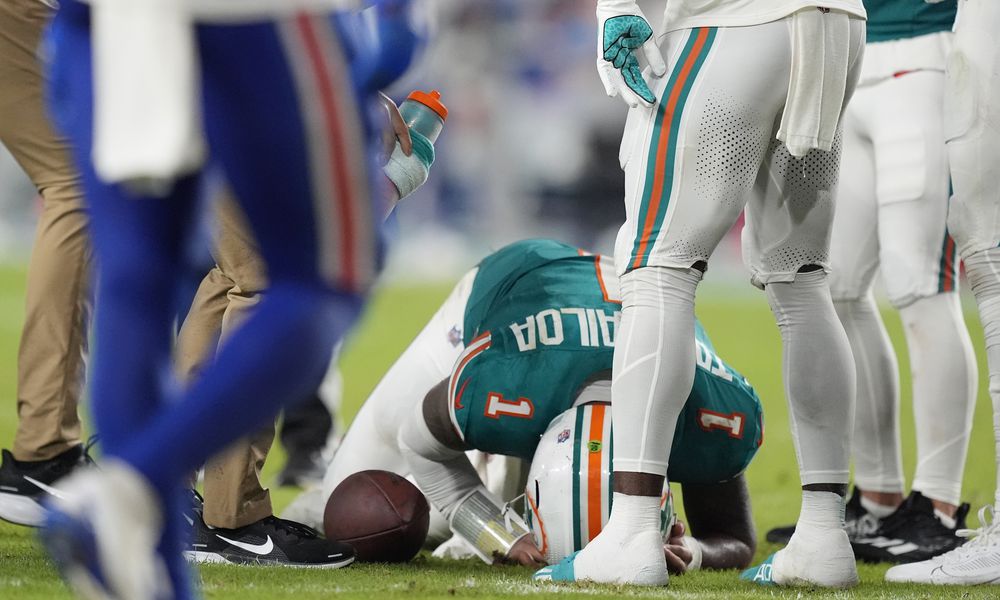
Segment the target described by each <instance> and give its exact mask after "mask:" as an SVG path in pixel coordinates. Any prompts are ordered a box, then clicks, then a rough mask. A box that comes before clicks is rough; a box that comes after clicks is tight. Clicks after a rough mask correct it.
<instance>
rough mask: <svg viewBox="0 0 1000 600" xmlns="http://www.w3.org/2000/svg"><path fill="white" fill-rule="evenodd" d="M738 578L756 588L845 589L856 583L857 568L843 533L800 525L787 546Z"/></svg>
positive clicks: (848, 541)
mask: <svg viewBox="0 0 1000 600" xmlns="http://www.w3.org/2000/svg"><path fill="white" fill-rule="evenodd" d="M740 578H741V579H743V580H745V581H750V582H752V583H756V584H759V585H780V586H821V587H828V588H849V587H854V586H856V585H857V584H858V566H857V563H856V562H855V560H854V551H853V550H852V549H851V542H850V540H849V539H848V538H847V532H846V531H844V530H843V529H821V528H818V527H803V526H802V525H801V524H800V525H799V526H798V527H796V529H795V533H794V534H792V538H791V539H790V540H788V545H787V546H785V547H784V548H783V549H781V550H779V551H778V552H776V553H774V554H772V555H771V556H770V557H768V558H767V559H766V560H765V561H764V562H763V563H762V564H760V565H758V566H756V567H752V568H750V569H747V570H746V571H744V572H743V574H742V575H741V576H740Z"/></svg>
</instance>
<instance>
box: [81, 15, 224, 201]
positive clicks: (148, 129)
mask: <svg viewBox="0 0 1000 600" xmlns="http://www.w3.org/2000/svg"><path fill="white" fill-rule="evenodd" d="M91 5H92V9H93V10H92V13H91V14H92V17H93V21H92V23H93V25H92V27H93V28H92V30H91V36H92V39H93V52H94V149H93V152H94V168H95V169H96V171H97V174H98V176H99V177H100V178H101V179H103V180H104V181H107V182H130V183H132V184H139V185H141V186H143V188H144V189H150V188H151V186H152V189H157V190H160V191H166V190H168V189H169V184H170V182H172V181H173V180H174V179H176V178H177V177H178V176H180V175H184V174H186V173H190V172H192V171H194V170H196V169H197V168H198V167H200V166H201V165H202V163H203V162H204V159H205V142H204V140H203V137H202V128H201V113H200V99H199V94H200V91H199V75H198V62H197V58H196V52H197V50H196V47H195V39H194V28H193V25H192V23H191V19H190V17H189V15H188V11H187V10H185V9H184V8H183V6H184V3H181V2H178V1H177V0H91Z"/></svg>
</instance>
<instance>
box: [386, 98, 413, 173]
mask: <svg viewBox="0 0 1000 600" xmlns="http://www.w3.org/2000/svg"><path fill="white" fill-rule="evenodd" d="M378 96H379V98H378V99H379V101H380V102H381V103H382V106H383V107H385V112H386V115H387V116H388V117H389V127H387V128H386V129H384V130H383V133H382V154H383V156H385V158H386V160H388V158H389V156H390V155H391V154H392V151H393V149H395V147H396V142H397V141H398V142H399V146H400V148H402V149H403V154H405V155H407V156H410V155H411V154H413V140H412V139H411V138H410V128H409V127H407V126H406V122H405V121H403V115H401V114H399V107H397V106H396V103H395V102H393V101H392V98H390V97H389V96H386V95H385V94H383V93H382V92H379V93H378ZM383 162H385V161H383Z"/></svg>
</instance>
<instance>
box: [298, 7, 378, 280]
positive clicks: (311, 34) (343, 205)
mask: <svg viewBox="0 0 1000 600" xmlns="http://www.w3.org/2000/svg"><path fill="white" fill-rule="evenodd" d="M296 24H297V25H298V28H299V32H300V33H301V35H302V41H303V42H304V44H305V47H306V53H307V54H308V57H309V62H310V66H311V67H312V71H313V74H314V75H315V76H316V89H317V91H318V92H319V98H318V100H319V101H320V106H321V107H322V111H323V121H324V123H323V125H324V126H325V127H326V129H327V136H328V139H329V143H330V155H331V158H332V160H333V179H334V181H333V183H334V189H336V190H337V197H336V198H333V199H332V200H333V201H334V202H335V203H336V205H337V208H338V209H339V214H337V217H338V218H337V222H338V224H339V226H340V241H341V247H340V251H341V259H342V261H343V262H342V263H341V273H340V274H341V277H342V278H343V283H344V285H346V286H347V287H348V288H350V289H354V288H355V286H356V284H357V277H358V274H357V273H356V272H355V271H356V269H355V268H354V265H355V260H354V245H355V244H354V238H355V232H354V221H355V215H354V214H353V213H354V210H353V208H354V207H353V204H352V203H353V199H352V198H351V181H350V180H351V174H350V171H349V169H348V166H347V157H348V149H347V148H346V147H345V144H344V132H343V131H342V128H341V122H340V120H341V118H342V117H341V115H340V114H339V111H338V108H337V102H336V98H335V94H336V93H337V91H336V90H335V89H334V86H333V81H332V80H331V78H330V68H329V65H328V64H327V59H326V57H325V56H324V55H323V52H322V50H321V49H320V43H319V40H318V37H317V33H316V31H315V29H314V26H315V25H316V23H314V17H312V16H310V15H306V14H299V15H298V16H297V17H296ZM319 26H321V27H322V26H328V25H327V24H326V23H325V22H322V21H321V22H320V25H319ZM354 151H355V152H364V149H361V148H358V149H354Z"/></svg>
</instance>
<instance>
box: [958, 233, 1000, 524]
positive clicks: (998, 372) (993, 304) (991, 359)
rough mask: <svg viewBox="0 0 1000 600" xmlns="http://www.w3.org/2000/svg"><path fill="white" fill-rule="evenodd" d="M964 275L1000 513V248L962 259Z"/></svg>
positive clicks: (995, 502)
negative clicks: (980, 358)
mask: <svg viewBox="0 0 1000 600" xmlns="http://www.w3.org/2000/svg"><path fill="white" fill-rule="evenodd" d="M964 260H965V271H966V273H967V274H968V277H969V284H970V286H971V287H972V293H973V294H975V296H976V303H977V304H978V305H979V318H980V320H981V321H982V323H983V336H984V337H985V338H986V362H987V364H988V365H989V370H990V399H991V400H992V401H993V435H994V439H995V443H996V446H995V448H996V464H997V479H996V481H997V489H996V494H995V500H994V504H995V505H996V507H997V510H1000V248H991V249H989V250H984V251H982V252H976V253H975V254H972V255H970V256H968V257H965V259H964Z"/></svg>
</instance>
